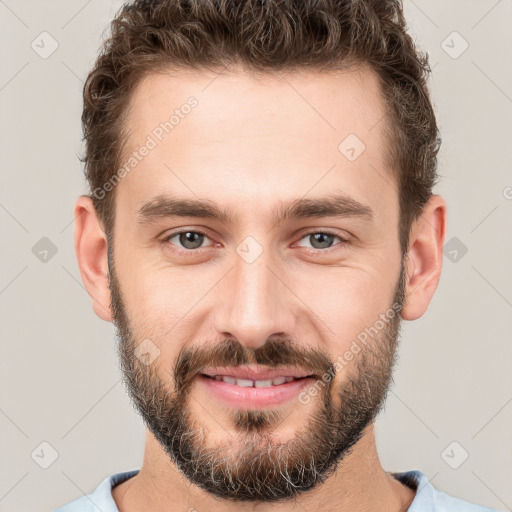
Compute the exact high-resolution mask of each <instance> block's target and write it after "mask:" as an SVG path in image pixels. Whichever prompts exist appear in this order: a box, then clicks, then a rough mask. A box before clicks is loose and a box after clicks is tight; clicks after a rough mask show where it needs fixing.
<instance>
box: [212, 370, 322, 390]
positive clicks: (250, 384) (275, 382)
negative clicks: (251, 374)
mask: <svg viewBox="0 0 512 512" xmlns="http://www.w3.org/2000/svg"><path fill="white" fill-rule="evenodd" d="M202 376H203V377H206V378H207V379H211V380H216V381H222V382H225V383H226V384H231V385H233V386H239V387H242V388H269V387H273V386H281V385H282V384H287V383H289V382H293V381H296V380H304V379H309V378H312V377H314V375H308V376H304V377H293V376H290V377H284V376H279V377H275V378H273V379H240V378H236V377H232V376H230V375H214V376H212V375H206V374H204V373H203V374H202Z"/></svg>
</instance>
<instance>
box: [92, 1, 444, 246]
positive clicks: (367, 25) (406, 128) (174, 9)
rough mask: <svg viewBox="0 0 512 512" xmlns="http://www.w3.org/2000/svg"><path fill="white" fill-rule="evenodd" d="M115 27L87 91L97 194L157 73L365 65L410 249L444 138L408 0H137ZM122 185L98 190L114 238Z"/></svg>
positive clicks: (125, 8) (118, 157) (402, 236)
mask: <svg viewBox="0 0 512 512" xmlns="http://www.w3.org/2000/svg"><path fill="white" fill-rule="evenodd" d="M110 28H111V33H110V36H109V37H108V38H107V39H106V41H105V42H104V43H103V47H102V49H101V52H100V54H99V56H98V58H97V60H96V62H95V64H94V67H93V69H92V70H91V72H90V73H89V76H88V78H87V80H86V83H85V85H84V90H83V97H84V107H83V114H82V126H83V132H84V141H85V154H84V156H83V157H82V161H83V162H84V164H85V174H86V178H87V180H88V182H89V185H90V188H91V192H92V191H94V190H97V189H101V187H102V185H103V184H104V183H105V182H106V181H108V180H109V179H110V178H111V177H112V176H113V175H114V174H115V172H116V169H118V167H119V165H120V162H121V155H122V150H123V144H124V142H125V140H126V134H127V131H126V128H127V127H126V123H125V122H124V120H125V114H126V112H127V110H128V108H127V107H128V104H129V101H130V93H131V92H132V91H133V90H134V88H135V86H136V85H137V84H138V83H140V81H141V79H142V78H144V77H146V76H147V75H148V74H149V73H151V72H156V71H160V70H163V69H165V68H166V67H167V68H169V67H171V66H172V67H177V68H180V67H181V68H190V69H197V70H198V71H200V70H202V69H209V70H214V71H215V70H221V69H223V68H228V69H229V67H230V66H231V65H235V66H238V65H241V66H242V67H244V68H246V69H248V70H254V71H261V72H264V73H273V72H278V71H279V70H292V69H304V68H306V69H312V70H318V71H322V70H336V69H342V68H347V67H349V66H352V65H358V64H367V65H369V66H370V67H371V68H372V69H373V70H374V71H375V72H376V73H377V75H378V77H379V82H380V84H381V88H382V94H383V98H384V100H385V104H386V109H387V116H386V122H385V133H386V137H387V154H386V159H387V163H388V166H389V167H390V169H392V170H393V172H394V174H395V177H396V183H397V185H398V194H399V204H400V224H399V238H400V247H401V250H402V254H403V255H404V254H405V253H406V252H407V250H408V243H409V231H410V227H411V223H412V222H413V220H415V219H416V218H417V217H418V216H419V214H420V213H421V211H422V208H423V206H424V204H425V202H426V201H427V200H428V198H429V197H430V196H431V194H432V188H433V187H434V185H435V184H436V180H437V174H436V167H437V153H438V150H439V147H440V143H441V139H440V137H439V132H438V128H437V124H436V119H435V114H434V111H433V108H432V105H431V102H430V98H429V92H428V89H427V79H428V75H429V73H430V67H429V64H428V54H425V55H423V54H421V53H420V52H419V51H418V50H417V49H416V46H415V44H414V42H413V40H412V38H411V36H410V35H409V34H407V32H406V29H407V27H406V22H405V19H404V15H403V8H402V2H401V0H300V1H294V0H136V1H134V2H131V3H128V4H125V5H123V6H122V7H121V9H120V10H119V12H118V13H117V15H116V17H115V19H114V20H113V21H112V24H111V27H110ZM376 179H380V178H377V177H376ZM114 191H115V190H111V191H109V192H108V193H105V192H104V193H103V196H100V197H99V198H98V197H97V194H94V193H93V194H92V199H93V202H94V206H95V208H96V211H97V212H98V216H99V218H100V220H101V221H102V223H103V224H104V228H105V231H106V234H107V237H108V238H109V239H110V237H111V235H112V230H113V225H114V213H115V202H114V197H115V196H114Z"/></svg>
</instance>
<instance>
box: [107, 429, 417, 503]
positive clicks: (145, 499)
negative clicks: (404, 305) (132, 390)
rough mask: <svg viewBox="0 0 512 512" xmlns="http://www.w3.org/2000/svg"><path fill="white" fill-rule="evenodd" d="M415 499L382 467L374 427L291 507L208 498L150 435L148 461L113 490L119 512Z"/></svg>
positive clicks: (147, 451)
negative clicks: (330, 473)
mask: <svg viewBox="0 0 512 512" xmlns="http://www.w3.org/2000/svg"><path fill="white" fill-rule="evenodd" d="M414 495H415V491H414V490H412V489H409V488H408V487H406V486H405V485H403V484H402V483H400V482H399V481H398V480H396V479H395V478H394V477H392V476H391V475H390V474H389V473H387V472H386V471H384V469H383V468H382V466H381V464H380V460H379V457H378V454H377V449H376V445H375V434H374V429H373V425H370V427H369V428H368V429H367V430H366V431H365V435H364V436H363V437H362V438H361V439H360V440H359V442H358V443H357V444H356V445H354V447H353V449H352V452H351V453H350V454H349V455H347V456H346V457H345V458H344V459H343V460H342V462H341V463H340V464H339V465H338V468H337V470H336V472H335V473H334V474H333V475H332V476H331V477H329V478H328V479H327V480H326V481H325V482H324V483H323V484H320V485H318V486H317V487H315V488H314V489H312V490H311V491H309V492H307V493H305V494H302V495H299V496H298V497H297V498H295V499H294V500H290V501H289V502H280V503H246V502H230V501H223V500H221V499H219V498H217V497H214V496H211V495H209V494H208V493H207V492H205V491H203V490H202V489H200V488H199V487H197V486H195V485H194V484H192V483H191V482H189V481H188V480H187V479H186V478H185V477H184V475H182V474H181V473H180V472H179V470H178V469H177V468H176V466H175V465H174V464H173V463H172V462H171V461H170V459H169V457H168V456H167V454H166V453H165V452H164V451H163V449H162V447H161V446H160V445H159V443H158V442H157V441H156V439H155V438H154V437H153V435H152V434H151V433H150V432H148V431H147V433H146V447H145V451H144V461H143V464H142V467H141V469H140V471H139V473H138V474H137V475H136V476H134V477H132V478H130V479H129V480H127V481H126V482H123V483H122V484H120V485H118V486H116V487H115V488H114V489H113V491H112V496H113V498H114V501H115V502H116V504H117V507H118V509H119V511H120V512H135V511H137V510H146V511H147V512H174V511H176V510H191V511H193V510H196V511H202V510H208V511H209V512H221V511H222V512H267V511H268V512H270V511H272V512H289V511H292V510H294V511H296V510H307V511H308V512H316V511H318V512H319V511H322V512H331V511H332V512H334V511H336V512H349V511H353V510H380V511H382V512H404V511H406V510H407V509H408V508H409V505H410V504H411V502H412V500H413V498H414ZM297 505H299V506H298V508H297Z"/></svg>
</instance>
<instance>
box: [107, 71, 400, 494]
mask: <svg viewBox="0 0 512 512" xmlns="http://www.w3.org/2000/svg"><path fill="white" fill-rule="evenodd" d="M190 97H193V98H194V103H195V105H194V106H193V108H183V105H185V104H186V103H187V100H188V99H189V98H190ZM189 104H192V103H189ZM173 112H174V113H175V114H176V119H178V118H179V120H178V121H176V119H174V121H173V127H172V128H169V126H167V125H165V124H162V125H161V124H160V123H165V121H167V120H169V118H170V116H171V115H172V114H173ZM383 117H384V110H383V104H382V100H381V98H380V94H379V88H378V84H377V80H376V78H375V76H374V75H373V74H372V73H371V72H370V71H369V70H367V69H361V70H359V71H346V72H344V73H336V74H332V75H329V76H327V75H320V74H316V73H314V72H309V73H289V74H287V75H286V76H284V77H272V78H271V77H268V76H267V77H265V78H261V77H260V78H258V79H255V78H254V77H251V76H250V75H248V74H246V73H243V72H240V73H237V74H233V73H232V74H226V75H219V76H217V75H198V74H197V73H195V74H192V73H190V74H185V73H183V72H182V73H180V74H179V75H175V76H171V75H165V74H162V75H152V76H150V77H148V78H147V79H146V80H144V81H143V82H142V83H141V84H140V85H139V86H138V88H137V89H136V90H135V93H134V96H133V97H132V100H131V109H130V115H129V125H130V126H133V127H134V128H133V130H132V131H131V133H130V135H129V139H128V144H127V148H128V149H127V150H126V151H125V154H126V155H127V158H129V155H130V154H131V153H132V152H133V151H137V150H138V149H139V148H141V147H142V146H143V145H146V146H152V147H151V148H150V150H149V151H148V152H145V151H139V152H138V154H139V155H140V153H142V152H143V153H146V154H145V155H144V157H143V158H141V159H140V160H138V162H137V164H136V166H134V167H133V170H131V171H130V172H129V173H126V175H125V176H124V177H123V179H122V180H121V181H120V183H119V184H118V185H117V188H116V190H115V194H116V202H117V204H116V219H115V227H114V243H113V246H111V248H110V249H111V250H112V254H111V259H110V271H109V281H110V290H111V297H112V315H113V318H114V321H115V323H116V326H117V330H118V331H117V332H118V337H119V353H120V358H121V364H122V369H123V374H124V377H125V382H126V384H127V387H128V391H129V393H130V395H131V397H132V399H133V401H134V403H135V404H136V406H137V408H138V410H139V412H140V413H141V415H142V417H143V419H144V421H145V423H146V425H147V427H148V428H149V430H150V431H151V432H152V434H153V435H154V437H155V438H156V439H157V440H158V442H159V443H160V445H161V447H162V449H163V450H165V452H166V453H167V454H168V455H169V457H170V458H171V460H172V461H174V463H176V465H177V466H178V467H179V468H180V469H181V471H182V472H183V473H184V474H185V475H186V476H187V477H188V478H189V480H190V481H192V482H193V483H195V484H196V485H198V486H200V487H202V488H203V489H205V490H206V491H208V492H210V493H212V494H214V495H217V496H219V497H222V498H224V499H230V500H241V501H267V502H272V501H279V500H283V499H290V498H291V497H293V496H294V495H296V494H298V493H300V492H304V491H306V490H308V489H311V488H312V487H314V486H315V485H317V484H318V483H320V482H322V481H324V480H325V478H327V476H329V475H330V474H331V473H332V471H333V470H334V468H335V467H336V464H337V463H340V462H341V461H342V460H343V457H344V456H345V455H347V454H348V453H349V450H350V448H352V447H353V446H354V445H355V444H356V443H357V442H358V441H359V440H360V439H361V437H362V436H363V435H364V432H365V430H366V429H367V427H368V426H369V425H370V424H371V423H372V422H373V421H374V419H375V416H376V415H377V413H378V412H379V410H380V408H381V406H382V404H383V401H384V399H385V395H386V391H387V389H388V386H389V383H390V381H391V375H392V369H393V366H394V362H395V355H396V349H397V340H398V336H399V327H400V315H399V311H400V309H401V306H402V304H403V302H404V288H405V272H404V266H403V262H402V259H401V254H400V248H399V240H398V220H399V219H398V193H397V191H396V188H395V187H396V186H395V184H394V180H393V177H392V176H393V174H392V172H391V170H390V169H388V168H387V167H386V164H385V151H386V140H385V137H384V134H383V125H384V121H383ZM162 126H163V127H164V128H167V130H168V133H167V132H166V130H165V129H164V128H162ZM158 128H160V129H158ZM349 134H353V135H352V136H351V137H352V138H349V139H347V140H348V141H349V143H348V142H347V141H345V142H343V141H344V140H345V138H346V137H347V136H348V135H349ZM148 137H149V138H148ZM354 137H357V139H355V138H354ZM150 139H151V140H152V141H153V142H155V144H148V141H149V140H150ZM340 143H341V144H340ZM361 143H362V144H364V151H362V152H361V148H362V145H361ZM347 144H348V148H349V149H348V151H347ZM351 147H353V148H355V151H351V150H350V148H351ZM354 154H356V158H355V159H354V158H353V157H354Z"/></svg>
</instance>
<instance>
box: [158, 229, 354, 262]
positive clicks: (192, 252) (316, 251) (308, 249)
mask: <svg viewBox="0 0 512 512" xmlns="http://www.w3.org/2000/svg"><path fill="white" fill-rule="evenodd" d="M182 233H196V234H198V235H202V236H205V237H206V238H210V237H209V236H208V234H207V233H205V232H204V231H200V230H196V229H185V230H183V229H182V230H181V231H175V232H173V233H170V234H169V235H167V236H166V237H165V238H164V239H163V240H162V242H163V243H166V244H170V245H174V244H171V243H170V240H171V239H172V238H174V237H175V236H177V235H181V234H182ZM318 233H321V234H322V235H329V236H333V237H335V238H338V239H339V240H340V242H339V243H337V244H334V245H333V246H331V247H327V248H326V249H315V248H314V247H303V249H305V250H306V252H307V253H308V254H312V253H313V254H319V253H329V252H331V251H332V250H336V248H337V247H338V246H344V245H346V244H347V243H348V240H347V239H346V238H343V237H341V236H340V235H338V234H337V233H333V232H332V231H318V230H316V231H310V232H308V233H305V234H304V235H302V236H301V238H300V239H299V241H300V240H302V239H304V238H306V237H308V236H310V235H315V234H318ZM207 249H208V247H199V248H197V249H180V248H177V249H174V248H173V249H172V250H175V251H178V252H180V253H181V254H183V255H186V256H194V255H197V254H199V253H203V252H204V251H205V250H207Z"/></svg>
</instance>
